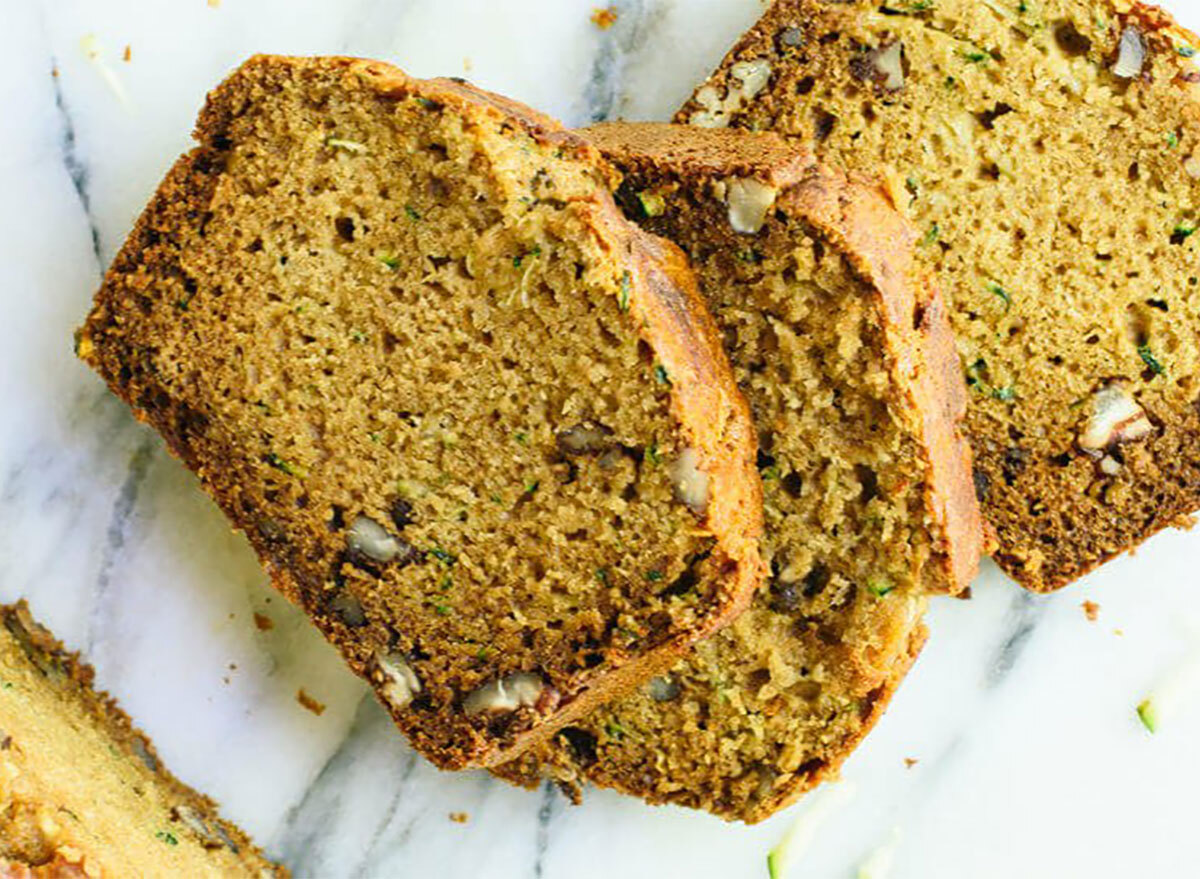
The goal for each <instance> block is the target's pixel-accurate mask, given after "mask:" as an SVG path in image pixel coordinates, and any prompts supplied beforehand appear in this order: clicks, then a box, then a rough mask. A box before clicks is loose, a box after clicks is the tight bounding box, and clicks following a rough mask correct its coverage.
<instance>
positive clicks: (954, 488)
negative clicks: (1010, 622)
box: [795, 166, 984, 592]
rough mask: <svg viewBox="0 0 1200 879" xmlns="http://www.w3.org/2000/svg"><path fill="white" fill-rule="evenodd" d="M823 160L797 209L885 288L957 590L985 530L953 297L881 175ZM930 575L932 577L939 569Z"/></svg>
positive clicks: (930, 498) (930, 500) (891, 336)
mask: <svg viewBox="0 0 1200 879" xmlns="http://www.w3.org/2000/svg"><path fill="white" fill-rule="evenodd" d="M818 167H819V168H820V170H819V171H817V172H816V173H815V174H813V175H812V176H810V177H809V178H808V179H806V180H805V182H804V183H803V184H801V185H800V186H799V187H797V189H796V196H795V197H796V199H797V208H798V210H799V211H800V213H802V214H803V215H804V216H806V217H808V218H809V219H810V221H811V222H812V223H813V224H814V225H816V226H817V227H818V228H820V229H821V230H822V231H823V232H825V234H827V235H828V236H829V237H830V239H831V240H833V241H835V242H837V243H838V244H839V245H841V247H842V248H843V249H844V251H845V253H846V254H847V259H849V260H850V262H851V264H853V265H854V266H855V267H856V268H857V269H858V271H859V272H860V274H861V275H862V276H863V277H864V278H865V279H867V280H869V281H870V283H871V284H872V286H873V287H874V288H875V289H876V290H878V291H879V293H880V296H881V303H882V305H883V309H884V312H885V313H886V314H887V315H888V316H889V318H890V320H891V323H892V332H890V333H888V334H887V336H886V338H887V340H888V343H889V344H890V345H892V349H891V354H892V356H893V357H894V358H895V360H896V363H897V365H898V368H899V370H900V372H901V373H902V374H903V375H905V376H906V377H907V378H908V381H906V382H905V386H906V387H908V388H910V392H911V393H912V394H913V397H914V400H913V405H914V406H915V408H916V409H917V411H919V412H921V413H922V416H923V419H924V425H923V427H924V435H923V436H922V438H921V440H922V441H921V446H922V448H923V449H924V450H925V454H926V456H927V467H928V470H927V481H928V494H927V505H928V511H929V517H930V520H931V523H930V527H931V530H932V531H933V532H934V533H935V534H940V535H941V556H942V558H941V563H940V565H938V566H937V568H938V569H939V570H940V571H941V572H942V574H943V577H944V581H943V583H942V584H941V586H940V588H942V589H944V590H946V591H949V592H958V591H960V590H962V589H964V588H966V587H967V586H968V585H969V584H970V582H971V580H972V579H973V578H974V577H975V574H976V573H978V570H979V558H980V555H981V554H982V552H983V549H984V529H983V518H982V516H981V514H980V511H979V504H978V502H977V500H976V498H975V489H974V486H973V485H972V480H971V450H970V446H969V445H968V444H967V441H966V438H965V437H964V435H963V431H962V424H963V419H964V418H965V416H966V412H967V395H966V386H965V385H964V383H963V378H962V373H961V371H960V370H959V367H958V354H957V352H956V351H955V348H954V335H953V332H952V331H951V329H950V322H949V318H948V315H947V314H946V306H945V303H944V302H943V300H942V297H941V293H940V291H939V290H938V288H937V287H936V286H935V285H934V283H933V280H932V279H931V278H930V277H928V276H927V275H924V274H922V273H920V272H919V271H918V270H917V269H916V267H915V266H914V264H913V258H912V255H913V248H914V245H915V243H916V234H915V232H914V231H913V229H912V227H911V226H910V225H909V224H908V223H906V222H904V220H903V218H902V217H901V216H900V215H899V214H897V213H896V212H895V211H894V210H892V209H891V207H890V204H889V202H888V200H887V196H886V195H885V193H884V191H883V190H882V188H881V187H880V185H879V183H877V182H875V181H872V180H870V179H867V178H862V177H859V178H856V179H852V178H850V177H847V176H845V175H843V174H841V173H839V172H836V171H832V170H830V169H828V168H826V167H825V166H818ZM927 582H928V583H929V585H930V586H931V587H933V586H934V585H935V582H934V579H933V578H929V580H928V581H927Z"/></svg>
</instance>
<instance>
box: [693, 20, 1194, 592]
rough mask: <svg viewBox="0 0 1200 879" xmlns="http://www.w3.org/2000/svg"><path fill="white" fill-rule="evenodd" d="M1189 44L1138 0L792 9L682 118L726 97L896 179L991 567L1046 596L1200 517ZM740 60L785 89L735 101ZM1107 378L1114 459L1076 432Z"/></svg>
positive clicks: (739, 54) (757, 119)
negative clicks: (930, 289)
mask: <svg viewBox="0 0 1200 879" xmlns="http://www.w3.org/2000/svg"><path fill="white" fill-rule="evenodd" d="M1197 51H1200V41H1198V40H1197V39H1196V38H1195V37H1194V36H1193V35H1192V34H1190V33H1188V32H1187V31H1185V30H1183V29H1182V28H1180V27H1178V26H1177V25H1175V23H1174V22H1173V21H1172V20H1171V19H1170V17H1169V16H1168V15H1167V14H1166V13H1164V12H1162V11H1161V10H1159V9H1157V8H1155V7H1152V6H1147V5H1144V4H1140V3H1117V2H1099V3H1092V2H1089V3H1083V2H1075V0H1049V2H1040V3H1028V4H1026V3H1015V2H1013V3H1009V2H993V0H935V2H919V3H896V4H891V3H889V4H884V5H882V6H881V5H880V4H879V3H878V2H863V0H854V2H833V0H777V2H775V3H774V4H773V5H772V6H771V7H770V8H769V9H768V10H767V12H766V13H765V14H764V16H763V17H762V18H761V20H760V21H759V22H758V23H757V24H756V25H755V26H754V27H753V28H752V29H751V30H750V31H748V32H747V33H746V34H745V35H744V36H743V37H742V38H741V39H740V40H739V41H738V42H737V43H736V45H735V46H734V47H733V49H731V50H730V52H729V53H728V55H727V56H726V58H725V60H724V61H723V62H722V64H721V65H720V67H719V69H718V70H717V71H716V72H715V73H714V74H713V75H712V76H711V77H710V78H709V79H708V81H707V82H705V83H703V84H702V85H701V86H700V87H699V88H698V89H697V90H696V92H695V94H694V96H693V98H692V99H691V100H689V101H688V102H687V103H686V104H685V105H684V107H683V108H682V109H681V110H680V112H679V113H678V115H677V117H676V119H677V121H679V122H685V123H691V124H693V125H698V126H710V125H712V124H713V119H714V117H713V112H712V109H711V108H712V106H714V102H716V103H717V104H720V105H721V106H722V107H724V106H725V105H726V104H727V103H729V107H728V109H727V111H726V112H724V114H723V116H722V117H721V121H722V123H723V124H724V125H726V126H731V127H736V128H748V129H754V130H772V131H775V132H778V133H780V134H783V135H785V136H788V137H790V138H795V139H798V140H799V141H801V142H803V143H805V144H807V145H809V146H810V147H811V148H812V149H813V150H814V151H815V152H816V154H817V155H818V157H819V158H822V159H827V160H828V161H830V162H831V163H834V164H838V165H840V166H843V167H847V168H850V169H855V170H861V171H863V172H866V173H869V174H874V175H879V174H886V175H887V176H888V177H889V178H891V179H894V180H896V181H899V182H900V185H899V186H897V187H894V188H895V189H896V190H897V191H896V199H897V203H898V204H897V206H898V207H899V208H900V209H901V210H903V211H904V212H905V213H906V214H907V215H908V216H909V218H910V219H911V220H912V222H913V223H914V224H915V225H916V227H917V230H918V232H919V234H920V235H921V239H920V246H919V248H918V253H919V257H920V260H921V261H922V262H923V263H924V264H925V265H926V266H928V267H930V268H932V269H935V270H936V272H937V274H938V277H939V283H940V284H941V285H942V287H943V288H944V290H945V293H946V297H947V301H948V303H949V304H950V312H951V322H952V324H953V328H954V331H955V333H956V336H957V339H958V348H959V354H960V358H961V363H962V369H963V371H964V373H965V375H966V377H967V381H968V384H969V386H970V392H969V393H970V404H969V413H968V432H969V434H970V437H971V442H972V446H973V449H974V454H975V483H976V486H977V488H978V492H979V496H980V499H981V501H982V503H983V509H984V515H985V516H986V517H987V519H988V520H989V521H990V523H991V524H992V525H994V526H995V528H996V531H997V532H998V538H999V548H998V550H997V552H996V553H995V558H996V561H997V562H998V563H999V564H1000V566H1001V567H1002V568H1004V569H1005V570H1006V571H1007V572H1008V573H1010V574H1011V575H1012V576H1013V577H1014V578H1016V579H1017V580H1018V581H1019V582H1020V583H1021V584H1022V585H1024V586H1026V587H1028V588H1030V589H1034V590H1039V591H1045V590H1051V589H1055V588H1058V587H1060V586H1063V585H1065V584H1066V583H1068V582H1070V581H1072V580H1074V579H1076V578H1078V577H1079V576H1081V575H1082V574H1084V573H1086V572H1087V571H1089V570H1091V569H1092V568H1094V567H1095V566H1096V565H1098V564H1100V563H1102V562H1104V561H1105V560H1106V559H1108V558H1110V557H1112V556H1113V555H1115V554H1117V553H1120V552H1122V551H1123V550H1126V549H1129V548H1130V547H1132V546H1135V545H1136V544H1138V543H1139V542H1141V541H1142V540H1144V539H1146V538H1147V537H1149V536H1150V535H1151V534H1153V533H1155V532H1156V531H1158V530H1159V529H1161V528H1163V527H1166V526H1169V525H1176V524H1180V523H1182V522H1184V521H1186V517H1187V516H1188V515H1189V514H1191V513H1192V512H1193V511H1195V510H1196V509H1197V508H1200V403H1198V399H1200V334H1198V333H1197V326H1198V325H1200V292H1198V287H1200V284H1198V281H1197V278H1198V277H1200V271H1198V269H1197V255H1196V254H1197V251H1196V249H1197V247H1198V246H1200V236H1195V235H1193V234H1192V233H1193V232H1194V231H1195V230H1196V228H1197V227H1198V226H1200V216H1198V215H1197V209H1198V206H1200V159H1198V158H1197V157H1198V156H1200V111H1198V109H1197V106H1198V105H1197V90H1198V89H1200V70H1198V69H1197V68H1196V66H1195V64H1194V60H1193V56H1194V55H1195V54H1196V52H1197ZM881 62H886V63H882V64H881ZM747 64H758V65H765V66H766V67H769V69H770V71H771V75H770V81H769V82H768V83H766V84H765V85H763V86H761V87H760V88H759V89H758V90H757V91H756V92H755V93H754V95H753V96H751V97H749V98H745V99H743V97H742V95H743V94H744V91H745V90H744V86H743V79H742V77H741V76H740V75H739V74H738V72H737V71H738V70H742V69H744V67H745V65H747ZM881 68H882V69H881ZM726 95H736V96H738V99H737V101H736V102H733V103H736V106H733V103H730V102H726V101H725V96H726ZM1106 387H1121V388H1124V389H1125V392H1126V394H1127V395H1128V404H1132V406H1133V407H1136V410H1137V411H1140V412H1142V413H1143V415H1142V416H1141V417H1140V419H1139V426H1138V428H1137V430H1135V431H1133V432H1132V433H1127V434H1125V435H1124V437H1123V439H1122V441H1121V442H1119V443H1111V444H1110V443H1107V442H1106V443H1105V445H1106V446H1108V447H1109V450H1108V454H1107V456H1106V457H1105V458H1104V459H1103V462H1102V466H1099V467H1098V466H1096V463H1095V460H1094V455H1093V453H1094V451H1095V450H1094V449H1089V448H1087V447H1086V445H1082V446H1081V444H1080V443H1078V442H1077V438H1078V437H1079V435H1080V430H1081V427H1080V425H1081V422H1083V421H1084V420H1085V419H1086V418H1087V417H1088V414H1089V411H1090V409H1091V408H1092V405H1093V403H1092V402H1091V401H1092V398H1093V396H1094V395H1095V394H1096V393H1097V392H1098V391H1100V390H1101V389H1103V388H1106ZM1110 397H1112V394H1110ZM1113 399H1115V398H1113ZM1130 411H1133V410H1132V409H1131V410H1130ZM1133 434H1136V436H1134V435H1133Z"/></svg>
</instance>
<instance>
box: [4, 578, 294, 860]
mask: <svg viewBox="0 0 1200 879" xmlns="http://www.w3.org/2000/svg"><path fill="white" fill-rule="evenodd" d="M0 627H2V628H3V631H0V652H5V651H4V648H5V644H4V642H7V643H8V644H13V643H14V642H15V645H16V647H18V648H19V653H16V652H15V651H10V652H7V653H6V655H5V656H4V659H5V662H6V663H15V664H13V665H8V666H7V667H6V670H5V675H4V676H5V679H6V685H7V689H8V690H9V691H11V693H18V694H20V693H22V692H23V691H24V688H25V687H26V686H28V685H29V683H28V680H26V678H25V675H26V674H27V673H28V672H29V671H30V670H36V672H34V676H35V677H37V676H40V677H42V678H44V679H45V680H46V681H48V683H47V684H46V686H47V687H48V688H51V689H53V690H54V691H56V692H57V693H58V694H59V698H58V702H57V705H56V707H55V710H62V711H71V712H76V714H75V715H73V716H72V717H71V718H70V719H69V721H68V722H69V724H70V729H71V730H72V732H73V733H74V734H75V736H76V737H77V741H72V742H59V743H57V744H58V747H59V748H60V749H65V750H67V751H68V752H74V753H77V754H78V755H79V758H80V760H81V761H83V763H84V765H85V766H86V767H87V768H86V774H81V775H80V777H79V779H78V784H79V785H80V786H81V787H82V786H84V785H87V784H88V783H89V781H93V782H94V780H95V773H97V772H98V771H99V770H98V769H97V767H96V766H95V765H94V764H93V762H92V761H94V760H95V759H96V755H95V754H93V753H91V751H90V750H89V749H95V748H96V747H97V745H96V739H95V738H94V736H95V735H96V734H99V735H100V736H102V737H103V742H104V743H105V744H104V747H103V750H104V753H103V754H102V755H100V757H101V759H105V760H107V759H109V758H110V755H111V757H112V758H113V759H114V760H121V761H124V762H125V763H126V764H127V765H128V766H129V767H132V770H133V771H134V772H135V773H136V775H137V776H138V784H139V785H142V786H145V787H146V788H152V789H153V796H152V797H148V796H143V797H142V799H141V800H140V804H141V805H143V806H145V807H146V809H147V813H146V814H145V815H144V816H128V815H125V814H119V815H114V814H109V813H106V812H105V810H106V809H109V810H111V809H115V808H116V807H114V806H113V805H112V804H111V803H110V802H109V801H108V800H107V799H106V797H108V796H110V795H111V794H110V792H108V791H105V790H102V789H96V790H92V791H75V792H73V794H74V796H75V799H74V800H71V801H69V802H70V804H71V805H74V806H75V807H76V808H80V803H81V802H87V801H88V799H89V797H95V798H97V799H96V802H97V803H98V804H99V805H98V806H97V808H98V811H99V812H100V813H101V814H99V815H97V816H95V817H94V818H93V820H95V821H96V822H97V823H96V825H95V826H91V827H89V826H87V825H86V824H85V825H84V826H83V827H82V828H80V827H78V826H76V822H78V818H77V817H76V813H75V812H73V811H71V810H69V809H67V802H61V801H51V800H44V801H43V800H38V799H35V800H28V801H27V800H25V799H23V796H25V795H27V794H28V793H29V791H30V790H33V791H38V790H43V791H44V790H51V789H56V788H55V787H54V783H48V784H47V785H46V786H45V787H43V785H42V779H41V778H40V777H39V762H40V761H42V760H45V759H48V758H47V757H46V756H45V755H43V754H41V753H40V752H39V751H38V750H37V743H36V742H34V741H32V740H31V739H26V737H25V736H24V735H23V733H24V732H26V731H27V730H28V729H29V727H30V726H31V725H32V726H35V727H39V728H42V727H44V728H45V729H50V728H51V726H50V724H51V723H52V722H61V721H57V719H54V720H51V719H50V718H47V717H46V716H45V715H43V714H38V715H36V716H35V717H30V716H26V715H23V714H22V712H23V711H28V710H37V711H46V710H49V709H48V707H47V704H46V703H45V702H44V701H34V700H33V699H31V698H30V697H29V696H25V697H24V699H23V700H22V701H16V702H14V701H12V700H14V699H15V698H17V697H14V696H13V695H8V696H7V697H6V702H5V703H4V704H2V705H0V730H3V735H0V738H3V739H4V742H3V743H2V744H0V752H7V755H8V758H9V759H11V760H13V761H14V762H13V763H12V764H11V765H10V766H9V767H8V772H9V774H8V775H7V776H6V778H5V781H4V783H0V876H12V877H30V879H58V877H61V879H70V877H76V876H85V875H86V876H90V877H94V879H115V876H116V874H115V873H113V872H112V870H113V869H120V868H119V867H114V866H113V865H121V864H129V863H135V862H137V861H138V860H140V859H142V858H146V857H149V858H151V859H154V858H156V857H160V848H161V847H162V846H164V842H163V841H162V840H163V839H166V838H169V839H173V840H175V843H174V849H175V850H173V851H172V854H173V855H174V854H185V855H186V857H188V858H192V857H194V856H195V855H196V853H198V852H204V853H205V854H202V855H200V857H199V860H196V861H194V862H191V863H192V868H193V869H198V868H200V867H201V865H202V864H203V867H204V869H205V870H206V871H207V872H206V873H205V875H217V874H220V875H254V876H261V877H265V876H278V877H286V876H288V875H289V873H288V871H287V870H286V869H285V868H283V867H280V866H277V865H274V864H271V863H270V862H269V861H267V860H266V858H265V856H264V855H263V853H262V852H261V851H260V850H259V849H258V848H257V847H255V846H254V844H253V842H252V841H251V840H250V839H249V837H247V836H246V834H245V833H243V832H242V830H241V829H240V828H238V827H237V826H235V825H233V824H231V823H229V822H227V821H224V820H222V819H221V818H220V816H219V814H218V807H217V804H216V803H214V802H213V801H212V800H211V799H209V798H208V797H206V796H204V795H203V794H200V793H197V792H196V791H194V790H192V789H191V788H190V787H188V786H187V785H185V784H184V783H183V782H181V781H180V780H179V779H178V778H176V777H175V776H174V775H173V774H172V773H171V772H170V771H169V770H168V769H167V768H166V767H165V766H163V764H162V761H161V760H160V759H159V757H158V754H157V753H156V752H155V749H154V745H153V744H152V743H151V742H150V740H149V739H148V738H147V737H146V736H145V735H144V734H143V733H142V732H141V731H140V730H138V729H137V728H136V727H135V726H134V725H133V723H132V721H131V720H130V719H129V717H128V715H126V714H125V712H124V711H122V710H121V708H120V706H118V705H117V703H116V702H115V701H114V700H113V699H112V698H111V697H110V696H109V695H108V694H107V693H105V692H103V691H97V690H95V689H94V688H93V680H94V673H93V671H92V668H91V667H90V666H89V665H87V664H86V663H84V662H83V661H82V660H81V659H80V658H79V656H78V654H76V653H71V652H69V651H68V650H67V649H66V648H64V647H63V645H62V644H61V643H60V642H59V641H58V640H57V639H56V638H55V637H54V636H53V635H52V634H51V633H50V632H49V631H48V630H47V629H46V628H44V627H43V626H41V625H40V624H38V623H37V622H36V621H35V620H34V619H33V618H32V616H31V615H30V613H29V608H28V606H27V605H26V603H25V602H24V601H20V602H18V603H17V604H15V605H0ZM17 657H20V659H19V660H18V659H17ZM22 665H25V667H24V668H22V667H21V666H22ZM34 706H36V707H34ZM2 760H3V758H0V762H2ZM55 769H56V770H58V769H61V767H55ZM14 781H15V782H16V783H17V784H18V785H25V786H22V787H17V788H15V789H14V788H9V787H8V786H7V785H9V784H12V783H14ZM59 783H61V782H59ZM47 796H49V795H48V794H47ZM160 802H162V803H164V805H163V807H162V808H163V809H164V811H168V807H167V805H166V804H170V805H169V813H168V814H167V815H165V816H160V815H158V814H156V813H155V812H154V811H153V809H154V808H156V807H152V803H160ZM22 812H27V813H28V814H30V815H40V814H43V813H45V814H51V815H55V816H57V818H58V820H57V821H54V822H50V825H49V826H57V827H58V828H59V830H58V832H59V833H60V834H61V835H60V836H53V835H52V836H51V837H48V838H43V839H40V843H41V844H40V845H37V844H31V842H30V841H29V840H24V839H10V838H6V836H7V829H8V825H7V824H6V820H7V819H8V818H11V817H13V816H15V815H17V814H19V813H22ZM64 816H69V817H71V818H73V819H74V822H73V821H68V820H66V818H64ZM133 818H137V820H135V821H133V822H132V824H133V826H135V827H140V826H141V825H140V823H139V822H142V823H148V824H149V823H152V824H153V826H154V827H155V828H156V829H158V830H159V831H160V837H159V838H155V837H154V836H153V835H152V832H147V833H146V834H145V835H144V836H141V837H131V838H128V839H121V840H115V839H111V838H106V837H104V836H103V835H102V831H101V828H102V827H103V828H108V827H111V826H123V825H125V824H126V823H127V822H130V819H133ZM43 824H44V822H37V826H39V827H40V826H42V825H43ZM42 832H44V831H38V833H39V835H40V834H41V833H42ZM168 834H169V837H168ZM17 835H18V836H20V835H21V834H20V833H19V832H18V834H17ZM181 840H185V841H186V843H187V844H186V846H184V848H186V851H183V850H181V849H180V841H181ZM34 842H37V840H35V841H34ZM101 844H106V845H110V846H111V848H98V847H97V846H98V845H101ZM8 846H16V850H15V851H13V850H9V849H8ZM47 846H48V847H49V849H50V851H49V853H48V857H47V856H46V855H47V853H45V852H42V853H41V854H40V855H39V856H36V857H34V856H33V854H34V853H33V852H26V851H25V850H26V849H28V848H30V847H32V848H33V849H35V850H36V849H40V848H45V847H47ZM23 854H24V855H26V857H23ZM6 856H7V857H6ZM207 860H211V864H205V863H203V862H204V861H207Z"/></svg>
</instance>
